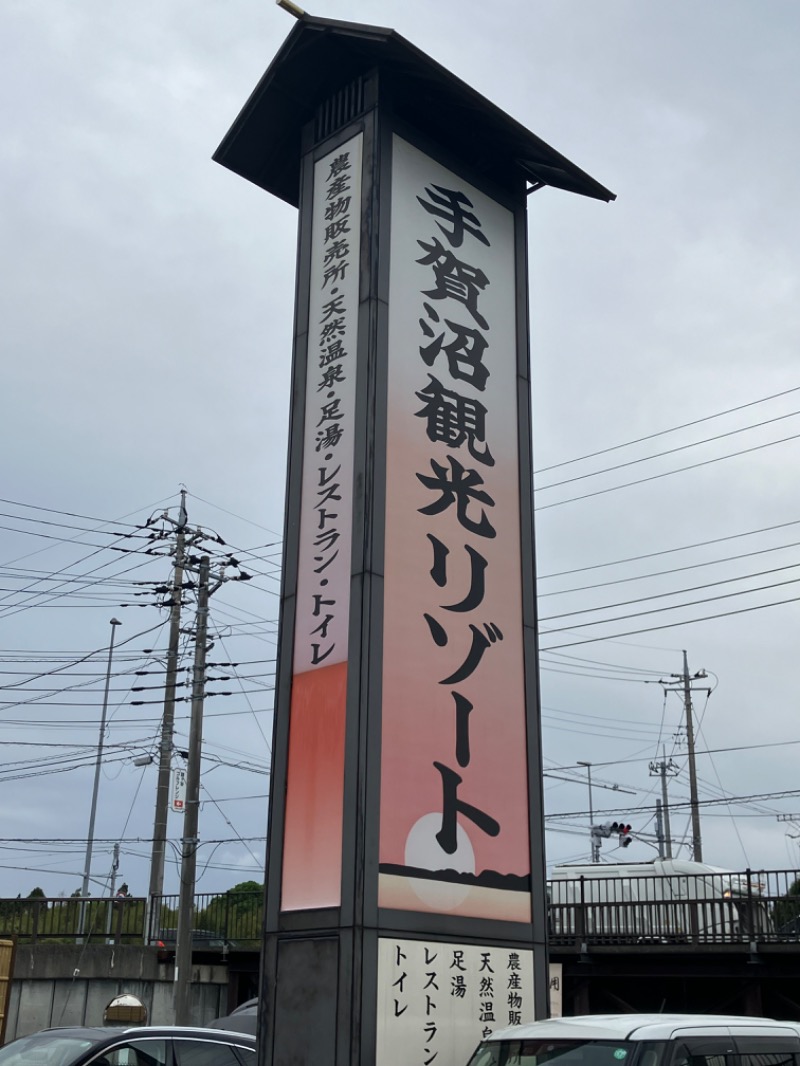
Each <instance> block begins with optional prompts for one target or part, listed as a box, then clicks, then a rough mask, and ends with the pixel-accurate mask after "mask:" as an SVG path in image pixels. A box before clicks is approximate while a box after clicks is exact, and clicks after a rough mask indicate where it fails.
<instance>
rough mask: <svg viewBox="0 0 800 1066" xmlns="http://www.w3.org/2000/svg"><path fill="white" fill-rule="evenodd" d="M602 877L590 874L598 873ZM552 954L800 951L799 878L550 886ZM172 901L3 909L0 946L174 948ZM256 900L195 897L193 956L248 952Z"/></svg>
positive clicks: (29, 902)
mask: <svg viewBox="0 0 800 1066" xmlns="http://www.w3.org/2000/svg"><path fill="white" fill-rule="evenodd" d="M602 869H603V868H602V867H598V870H597V872H598V873H602ZM548 900H549V909H548V933H549V939H550V942H551V944H553V946H572V945H574V946H578V947H579V946H581V945H583V944H586V945H591V944H627V945H644V946H646V945H652V944H655V943H670V944H676V945H680V944H689V945H699V944H707V945H715V944H745V945H746V944H750V943H753V942H756V943H759V944H767V943H775V944H797V943H800V871H797V870H769V871H765V870H758V871H755V870H744V871H742V872H732V873H728V872H719V873H702V874H685V875H684V874H682V875H671V876H668V877H665V876H658V875H652V874H647V875H645V876H636V877H634V876H631V877H616V876H614V877H608V876H606V877H603V876H598V877H595V876H594V871H592V875H591V876H577V877H574V878H572V877H571V878H566V879H565V878H561V877H558V878H554V879H552V880H550V881H548ZM177 915H178V896H177V895H165V896H157V897H154V898H153V899H152V900H148V899H146V898H142V897H131V896H117V897H114V898H113V899H101V898H94V897H87V898H85V899H81V898H80V897H74V896H73V897H70V898H64V897H58V898H55V899H54V898H45V897H39V898H36V897H33V898H28V899H0V936H3V935H8V934H14V935H16V937H17V940H18V941H19V942H21V943H25V942H29V943H37V942H39V941H63V942H67V943H70V942H74V941H76V940H82V941H84V942H89V943H96V944H97V943H115V944H151V945H155V946H162V947H163V949H164V950H166V951H169V950H170V949H171V948H174V946H175V931H176V929H177V926H178V917H177ZM262 915H263V900H262V896H261V893H260V892H234V891H231V892H224V893H218V894H212V893H206V894H204V895H198V896H196V897H195V906H194V915H193V930H194V931H193V947H194V949H195V950H196V951H204V950H205V951H214V952H223V953H225V952H227V951H234V950H237V949H247V950H255V949H258V947H259V945H260V942H261V928H262Z"/></svg>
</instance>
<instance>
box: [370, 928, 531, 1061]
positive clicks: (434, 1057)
mask: <svg viewBox="0 0 800 1066" xmlns="http://www.w3.org/2000/svg"><path fill="white" fill-rule="evenodd" d="M533 1016H534V1004H533V952H532V951H530V950H522V951H521V950H519V949H517V948H508V947H497V946H486V945H480V944H460V943H444V942H441V941H429V940H401V939H396V938H394V937H382V938H381V939H380V940H379V942H378V1036H377V1049H376V1056H375V1062H376V1066H409V1064H411V1063H414V1064H418V1066H431V1064H432V1063H434V1062H435V1063H436V1066H464V1064H465V1063H466V1062H467V1061H468V1059H469V1057H470V1055H471V1054H472V1052H473V1051H474V1050H475V1047H476V1045H477V1044H478V1042H479V1041H480V1040H482V1039H483V1038H484V1037H486V1036H488V1035H489V1034H490V1033H492V1032H494V1030H495V1029H503V1028H505V1027H506V1026H507V1025H517V1024H519V1023H521V1022H523V1021H530V1020H531V1019H532V1018H533Z"/></svg>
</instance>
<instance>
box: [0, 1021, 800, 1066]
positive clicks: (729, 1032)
mask: <svg viewBox="0 0 800 1066" xmlns="http://www.w3.org/2000/svg"><path fill="white" fill-rule="evenodd" d="M798 1056H800V1025H798V1023H796V1022H776V1021H773V1020H772V1019H771V1018H740V1017H734V1016H733V1015H711V1014H585V1015H576V1016H575V1017H572V1018H549V1019H548V1020H547V1021H540V1022H530V1023H529V1024H528V1025H513V1026H509V1027H508V1028H506V1029H498V1030H496V1031H495V1032H494V1033H492V1035H491V1036H489V1037H487V1038H486V1039H485V1040H483V1041H481V1043H480V1044H479V1045H478V1047H477V1050H476V1051H475V1053H474V1054H473V1056H472V1058H471V1059H470V1060H469V1064H468V1066H506V1064H509V1063H513V1064H514V1066H544V1064H546V1063H553V1064H555V1063H556V1062H557V1063H558V1066H690V1064H692V1066H711V1064H712V1063H713V1064H714V1066H764V1064H765V1063H767V1062H775V1063H781V1064H782V1066H783V1064H787V1066H790V1064H793V1063H797V1062H798V1061H800V1059H798ZM0 1066H2V1064H0Z"/></svg>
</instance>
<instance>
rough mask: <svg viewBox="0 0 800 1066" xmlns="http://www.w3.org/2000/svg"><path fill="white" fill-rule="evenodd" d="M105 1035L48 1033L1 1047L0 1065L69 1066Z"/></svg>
mask: <svg viewBox="0 0 800 1066" xmlns="http://www.w3.org/2000/svg"><path fill="white" fill-rule="evenodd" d="M105 1035H106V1036H107V1035H108V1034H107V1033H106V1034H105ZM102 1036H103V1034H100V1035H99V1036H98V1038H97V1039H96V1040H93V1039H92V1038H91V1036H89V1035H86V1034H83V1033H54V1032H50V1033H48V1032H44V1033H36V1034H35V1035H34V1036H23V1037H21V1038H20V1039H19V1040H14V1041H12V1042H11V1043H10V1044H6V1046H5V1047H4V1048H0V1066H69V1064H70V1063H71V1062H74V1061H75V1059H76V1058H77V1057H78V1056H79V1055H81V1054H82V1053H83V1052H84V1051H86V1050H87V1048H90V1047H91V1046H92V1044H95V1043H97V1041H98V1040H99V1039H101V1038H102Z"/></svg>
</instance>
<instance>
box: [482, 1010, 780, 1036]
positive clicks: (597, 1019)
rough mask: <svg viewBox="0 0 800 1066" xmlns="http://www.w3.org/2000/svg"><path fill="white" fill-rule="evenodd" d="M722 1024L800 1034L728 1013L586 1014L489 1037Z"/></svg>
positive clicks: (667, 1032)
mask: <svg viewBox="0 0 800 1066" xmlns="http://www.w3.org/2000/svg"><path fill="white" fill-rule="evenodd" d="M712 1026H713V1027H718V1028H719V1027H721V1028H727V1029H732V1030H734V1031H736V1030H738V1029H742V1028H747V1029H748V1030H750V1031H751V1032H752V1031H753V1030H755V1029H758V1030H759V1031H761V1032H763V1031H765V1030H766V1031H768V1032H773V1033H775V1034H776V1035H782V1036H794V1037H797V1036H798V1035H800V1027H798V1026H797V1025H796V1024H794V1023H792V1022H779V1021H775V1020H773V1019H772V1018H748V1017H741V1016H737V1015H727V1014H585V1015H577V1016H575V1017H572V1018H548V1019H547V1020H544V1021H540V1022H530V1023H528V1024H527V1025H513V1026H510V1027H508V1028H506V1029H498V1030H496V1031H495V1032H494V1033H492V1035H491V1036H489V1037H487V1041H494V1040H512V1039H517V1040H519V1039H538V1038H541V1039H552V1040H575V1039H582V1040H668V1039H670V1037H672V1035H673V1034H674V1033H675V1032H676V1030H681V1031H685V1030H689V1029H701V1028H702V1029H706V1028H709V1027H712Z"/></svg>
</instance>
